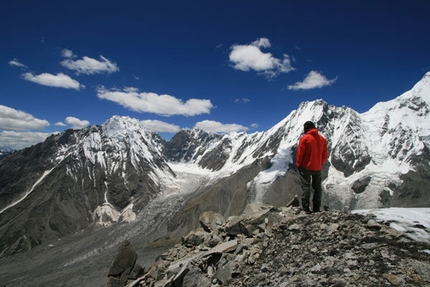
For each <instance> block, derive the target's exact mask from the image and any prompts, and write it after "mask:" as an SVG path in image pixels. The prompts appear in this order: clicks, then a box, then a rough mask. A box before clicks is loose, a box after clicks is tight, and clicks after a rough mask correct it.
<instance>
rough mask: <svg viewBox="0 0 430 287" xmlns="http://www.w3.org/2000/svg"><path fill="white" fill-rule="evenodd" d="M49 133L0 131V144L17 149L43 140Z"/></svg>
mask: <svg viewBox="0 0 430 287" xmlns="http://www.w3.org/2000/svg"><path fill="white" fill-rule="evenodd" d="M50 135H51V134H50V133H40V132H16V131H1V132H0V146H2V147H10V148H12V149H15V150H19V149H23V148H26V147H29V146H32V145H35V144H37V143H40V142H43V141H44V140H45V139H46V138H47V137H48V136H50Z"/></svg>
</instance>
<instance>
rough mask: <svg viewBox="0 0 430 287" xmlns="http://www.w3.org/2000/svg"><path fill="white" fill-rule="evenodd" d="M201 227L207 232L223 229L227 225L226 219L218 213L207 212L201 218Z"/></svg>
mask: <svg viewBox="0 0 430 287" xmlns="http://www.w3.org/2000/svg"><path fill="white" fill-rule="evenodd" d="M199 222H200V226H202V227H203V229H204V230H205V231H207V232H211V231H216V230H219V229H221V228H222V227H223V226H224V224H225V222H226V221H225V218H224V216H222V215H221V214H220V213H218V212H214V211H206V212H203V213H202V214H201V215H200V217H199Z"/></svg>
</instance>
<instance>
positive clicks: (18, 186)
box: [0, 73, 430, 257]
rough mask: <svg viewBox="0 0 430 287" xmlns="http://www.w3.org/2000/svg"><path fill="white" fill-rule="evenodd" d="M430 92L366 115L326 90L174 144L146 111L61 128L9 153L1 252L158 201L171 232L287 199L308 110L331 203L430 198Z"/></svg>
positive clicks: (410, 94)
mask: <svg viewBox="0 0 430 287" xmlns="http://www.w3.org/2000/svg"><path fill="white" fill-rule="evenodd" d="M428 99H430V73H426V75H425V76H424V77H423V79H422V80H421V81H419V82H418V83H417V84H416V85H415V86H414V87H413V88H412V89H411V90H410V91H407V92H405V93H403V94H402V95H400V96H399V97H397V98H395V99H393V100H391V101H388V102H384V103H378V104H376V105H375V106H374V107H373V108H371V109H370V110H369V111H367V112H365V113H361V114H360V113H358V112H356V111H354V110H353V109H351V108H348V107H335V106H333V105H329V104H328V103H326V102H325V101H324V100H322V99H319V100H315V101H311V102H303V103H301V104H300V106H299V107H298V108H297V109H296V110H294V111H292V112H291V113H290V114H289V115H288V116H287V117H286V118H284V119H283V120H282V121H280V122H279V123H278V124H276V125H274V126H273V127H272V128H271V129H269V130H267V131H264V132H256V133H253V134H246V133H244V132H242V133H230V134H210V133H207V132H204V131H201V130H190V129H188V130H182V131H180V132H178V133H177V134H176V135H175V136H173V137H172V138H171V140H169V141H168V142H166V141H164V140H163V139H162V138H161V137H160V136H159V135H158V134H157V133H154V132H151V131H149V130H147V129H146V128H145V127H143V125H142V124H141V123H140V122H139V120H137V119H132V118H130V117H120V116H113V117H112V118H110V119H108V120H107V121H106V122H105V123H103V125H101V126H98V125H95V126H90V127H87V128H84V129H81V130H66V131H64V132H63V133H61V134H57V135H52V136H50V137H49V138H47V139H46V141H45V142H43V143H40V144H37V145H35V146H33V147H29V148H26V149H23V150H20V151H16V152H15V153H13V154H11V155H9V156H7V157H5V158H3V159H2V160H1V161H0V174H2V176H1V181H0V238H1V241H0V242H1V243H0V257H7V256H11V255H13V254H16V253H21V252H27V251H29V250H32V249H33V248H35V247H37V246H46V245H47V244H53V243H52V242H55V241H56V240H58V239H59V238H65V237H67V236H70V235H71V234H74V233H76V232H79V231H80V230H85V229H87V228H90V227H91V228H100V227H103V228H108V230H112V231H111V232H116V231H115V230H119V229H118V228H119V226H121V224H131V223H135V225H136V226H138V225H139V224H140V223H138V222H140V221H145V220H149V219H147V218H148V217H147V216H149V215H148V214H147V209H148V208H149V206H150V205H151V204H152V203H153V202H155V201H157V202H158V203H157V204H158V205H156V206H159V207H158V208H159V211H160V213H157V214H158V215H157V217H156V218H152V217H151V218H152V219H151V222H153V224H154V226H158V225H157V224H162V226H164V227H163V229H160V231H159V232H164V233H165V234H170V235H172V236H183V235H184V234H186V233H187V232H188V231H189V230H191V229H193V228H196V226H198V222H197V220H196V219H195V218H196V217H197V218H198V215H199V214H201V213H202V212H204V211H208V210H214V211H217V212H219V213H221V214H222V215H223V216H224V217H226V218H227V217H228V216H230V215H237V214H240V213H241V212H243V210H244V209H245V206H246V204H248V203H250V202H258V203H267V204H273V205H274V206H282V205H284V204H285V203H287V202H289V201H291V200H292V199H293V198H294V196H296V195H297V194H299V193H300V183H299V180H298V176H297V171H296V170H295V166H294V155H295V149H296V145H297V142H298V139H299V137H300V135H301V134H302V129H303V128H302V127H303V123H304V122H305V121H307V120H312V121H314V122H315V123H316V125H317V127H318V129H319V130H320V132H321V133H322V134H323V135H324V136H325V137H326V138H327V140H328V143H329V151H330V156H329V160H328V163H327V164H326V165H325V166H324V168H323V178H324V194H323V204H325V205H327V206H328V207H329V208H331V209H337V210H343V211H349V210H352V209H357V208H379V207H389V206H410V207H416V206H426V207H428V206H430V199H429V198H430V194H429V191H428V190H426V186H428V183H429V182H430V177H429V174H430V168H429V162H430V152H429V135H430V132H429V129H428V126H429V123H430V120H429V118H428V115H429V110H430V107H429V101H427V100H428ZM174 202H175V203H174ZM151 210H154V209H151ZM162 212H164V213H162ZM151 216H152V215H151ZM156 222H159V223H156ZM130 226H134V225H130ZM109 228H110V229H109ZM121 228H124V227H121ZM130 228H135V227H130ZM136 228H137V227H136ZM133 230H134V229H133ZM133 230H131V231H130V234H135V232H138V231H137V230H141V228H140V227H139V228H137V229H136V230H135V231H133ZM133 236H134V235H133Z"/></svg>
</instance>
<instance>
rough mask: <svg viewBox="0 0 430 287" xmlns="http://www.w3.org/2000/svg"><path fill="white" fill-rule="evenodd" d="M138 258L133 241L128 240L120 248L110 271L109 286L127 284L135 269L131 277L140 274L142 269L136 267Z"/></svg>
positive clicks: (116, 286) (114, 286) (115, 286)
mask: <svg viewBox="0 0 430 287" xmlns="http://www.w3.org/2000/svg"><path fill="white" fill-rule="evenodd" d="M136 259H137V254H136V251H135V250H134V247H133V246H132V245H131V243H130V242H129V241H128V240H126V241H124V242H123V243H122V245H121V246H120V247H119V248H118V252H117V254H116V256H115V259H114V260H113V262H112V265H111V267H110V269H109V272H108V284H107V286H108V287H121V286H125V285H126V284H127V281H128V279H129V276H130V274H131V273H132V270H134V272H133V274H132V275H131V277H137V276H140V274H139V273H141V270H140V271H139V268H136V269H134V268H135V263H136Z"/></svg>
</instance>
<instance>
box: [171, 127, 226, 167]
mask: <svg viewBox="0 0 430 287" xmlns="http://www.w3.org/2000/svg"><path fill="white" fill-rule="evenodd" d="M220 137H221V136H220V135H217V134H209V133H206V132H204V131H201V130H189V129H185V130H182V131H179V132H178V133H176V134H175V135H174V136H173V137H172V138H171V139H170V141H168V142H166V144H165V145H164V148H163V154H164V156H165V157H166V158H167V159H169V160H171V161H186V162H189V161H194V160H196V159H197V157H199V156H201V155H202V154H203V153H204V151H205V148H206V147H207V145H209V144H210V143H211V142H212V141H214V140H217V139H219V138H220Z"/></svg>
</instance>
